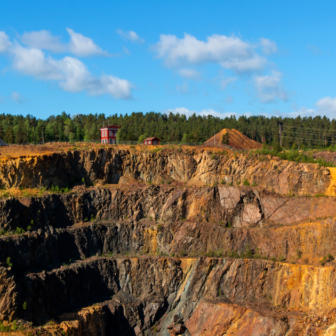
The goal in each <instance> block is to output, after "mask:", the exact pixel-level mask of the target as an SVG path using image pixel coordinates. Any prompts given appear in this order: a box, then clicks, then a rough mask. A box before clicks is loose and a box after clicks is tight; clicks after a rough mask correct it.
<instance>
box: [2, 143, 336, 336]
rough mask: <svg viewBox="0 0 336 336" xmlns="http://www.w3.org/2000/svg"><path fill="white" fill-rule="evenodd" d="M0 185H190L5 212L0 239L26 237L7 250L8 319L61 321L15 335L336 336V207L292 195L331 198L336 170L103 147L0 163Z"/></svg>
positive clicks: (57, 197) (52, 199) (10, 207)
mask: <svg viewBox="0 0 336 336" xmlns="http://www.w3.org/2000/svg"><path fill="white" fill-rule="evenodd" d="M0 172H2V175H1V177H0V184H2V185H3V186H7V187H9V186H33V187H36V186H50V185H51V184H53V185H59V186H65V185H66V184H68V183H69V182H71V181H73V179H74V178H80V179H81V178H82V177H84V179H85V180H86V181H93V180H100V181H101V182H104V183H105V182H109V183H118V181H119V180H120V178H121V177H127V178H132V179H135V180H140V181H153V182H160V181H161V180H162V179H164V180H165V181H166V180H167V179H171V178H173V179H175V180H178V181H184V182H187V184H189V186H188V187H186V186H185V187H183V188H182V187H171V185H170V186H168V187H167V185H166V186H164V185H161V186H158V185H152V186H150V187H137V188H134V189H130V188H129V189H127V188H119V189H114V188H110V189H109V188H102V187H96V188H94V189H92V190H87V191H84V192H77V193H75V192H73V193H68V194H54V195H48V196H44V197H34V198H24V199H15V198H11V199H7V200H3V201H0V228H1V229H3V228H4V229H6V230H15V229H16V228H18V227H19V228H24V229H27V228H28V226H31V232H27V233H24V234H19V235H4V236H1V237H0V251H1V253H0V319H1V320H5V321H7V320H10V321H13V320H14V319H19V320H21V321H22V320H28V321H32V322H33V323H34V325H43V324H44V323H46V322H47V321H50V320H53V321H54V325H53V326H48V327H43V328H40V329H38V330H37V329H33V328H31V327H29V326H28V327H27V330H26V331H22V332H21V331H20V332H18V331H15V332H14V331H13V333H12V336H13V335H16V336H19V335H28V329H29V333H30V334H31V335H34V336H35V335H50V336H51V335H53V336H58V335H64V333H66V334H67V335H68V336H83V335H84V336H95V335H101V336H109V335H113V336H119V335H132V336H134V335H138V336H145V335H146V336H154V335H163V336H170V335H179V334H181V335H182V334H183V335H185V336H186V335H200V336H201V335H202V336H204V335H220V336H222V335H226V336H228V335H230V336H240V335H241V336H243V335H244V336H246V335H251V336H260V335H265V336H266V335H274V336H294V335H296V336H297V335H307V336H308V335H320V336H322V335H323V336H330V335H335V327H336V325H333V323H334V321H335V319H336V290H335V288H336V273H335V269H336V268H335V265H336V261H334V260H333V255H336V245H335V243H334V237H335V234H336V232H335V231H336V223H335V218H336V217H335V216H336V206H335V205H336V203H335V198H334V197H306V196H299V197H289V196H284V194H287V193H289V192H294V193H295V194H296V195H298V194H305V193H310V194H316V193H326V192H327V193H328V194H333V193H334V191H333V185H334V183H335V182H334V181H333V180H332V178H331V175H330V172H332V174H334V173H335V171H332V170H329V169H325V168H319V167H317V165H307V164H296V163H290V162H284V161H279V160H277V159H273V158H268V159H267V160H265V161H263V160H259V159H258V158H256V157H250V158H249V157H247V156H246V155H245V154H238V156H237V157H234V156H230V155H211V154H210V153H208V152H206V151H197V152H196V151H195V152H193V153H191V151H189V153H188V152H187V151H185V150H171V149H166V150H162V151H160V152H157V153H152V152H147V153H145V152H143V153H140V152H135V151H131V152H130V151H128V150H115V149H112V148H108V149H101V150H98V151H87V152H68V153H66V154H53V155H51V156H47V155H44V156H36V157H27V158H19V159H13V160H6V161H3V162H1V163H0ZM332 176H333V175H332ZM123 180H127V179H126V178H125V179H123ZM244 180H247V181H248V182H249V183H250V184H252V183H255V184H258V187H248V186H244V187H239V186H237V182H238V181H240V184H242V181H244ZM216 182H217V183H220V182H222V183H220V184H219V185H216V186H213V187H204V186H203V187H201V188H200V187H199V185H200V184H204V183H208V184H209V183H216ZM197 184H198V187H196V186H195V185H197ZM177 185H178V183H177ZM192 185H193V186H192ZM245 185H248V183H246V182H245ZM265 188H266V189H267V188H268V190H266V189H265ZM122 189H124V190H122ZM270 189H274V191H276V192H277V193H275V192H271V191H270ZM280 194H282V195H280ZM91 219H92V221H90V220H91ZM129 255H131V257H129ZM186 255H188V257H183V256H186ZM242 256H245V257H248V258H245V259H243V258H242ZM232 257H235V258H232ZM273 257H274V258H276V259H277V260H286V263H284V262H275V261H271V260H270V258H273ZM321 260H322V264H326V265H327V266H325V267H321V266H320V261H321ZM4 335H6V334H4Z"/></svg>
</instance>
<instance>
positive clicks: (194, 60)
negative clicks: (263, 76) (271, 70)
mask: <svg viewBox="0 0 336 336" xmlns="http://www.w3.org/2000/svg"><path fill="white" fill-rule="evenodd" d="M257 47H258V45H255V44H252V43H249V42H244V41H242V40H241V39H240V38H238V37H236V36H225V35H212V36H209V37H208V38H207V41H200V40H197V39H196V38H195V37H194V36H192V35H189V34H184V37H183V38H181V39H180V38H178V37H176V36H175V35H160V41H159V42H158V43H157V44H156V45H155V47H154V48H155V50H156V51H157V54H158V57H159V58H162V59H163V60H164V62H165V64H166V65H167V66H168V67H180V66H184V65H191V64H205V63H218V64H219V65H221V66H222V67H223V68H226V69H231V70H233V71H235V72H236V73H239V74H242V73H248V72H256V71H260V70H262V69H263V68H264V67H265V65H266V64H267V60H266V59H265V58H263V57H262V56H260V55H259V54H258V53H257V52H256V49H257Z"/></svg>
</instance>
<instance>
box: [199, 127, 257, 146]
mask: <svg viewBox="0 0 336 336" xmlns="http://www.w3.org/2000/svg"><path fill="white" fill-rule="evenodd" d="M227 133H228V145H229V146H230V147H233V148H236V149H258V148H261V143H259V142H257V141H254V140H252V139H250V138H248V137H247V136H245V135H244V134H242V133H240V132H239V131H237V130H235V129H232V130H230V129H227V128H223V129H222V130H221V131H220V132H218V133H217V134H216V135H214V136H213V137H212V138H210V139H209V140H207V141H206V142H204V145H205V146H219V147H225V145H224V144H222V137H223V135H224V134H227Z"/></svg>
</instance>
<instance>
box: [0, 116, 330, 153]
mask: <svg viewBox="0 0 336 336" xmlns="http://www.w3.org/2000/svg"><path fill="white" fill-rule="evenodd" d="M107 124H110V125H112V124H114V125H118V126H121V129H120V130H119V132H118V140H121V141H139V140H142V139H144V138H146V137H150V136H151V137H152V136H156V137H158V138H159V139H160V140H161V141H163V142H183V143H203V142H204V141H206V140H208V139H209V138H210V137H212V136H213V135H214V134H215V133H218V132H219V131H220V130H222V129H223V128H228V129H236V130H238V131H240V132H242V133H243V134H245V135H246V136H248V137H249V138H251V139H253V140H255V141H258V142H265V143H267V144H269V145H274V144H276V143H279V125H281V127H282V128H281V129H282V145H283V147H285V148H289V147H293V146H300V145H301V146H302V145H304V146H312V147H313V146H320V147H323V146H330V145H335V144H336V121H335V120H334V119H332V120H330V119H328V118H327V117H321V116H316V117H314V118H313V117H305V118H302V117H297V118H282V117H271V118H267V117H265V116H250V117H247V116H241V117H239V118H236V117H235V116H230V117H226V118H223V119H221V118H218V117H214V116H211V115H208V116H199V115H196V114H193V115H192V116H190V117H189V118H187V117H186V116H185V115H183V114H173V113H168V114H166V113H156V112H148V113H142V112H133V113H132V114H125V115H122V114H113V115H110V116H106V115H105V114H88V115H84V114H77V115H74V116H70V115H69V114H67V113H66V112H62V113H61V114H59V115H56V116H55V115H52V116H50V117H48V118H46V119H38V118H36V117H34V116H32V115H27V116H25V117H24V116H22V115H16V116H14V115H11V114H2V115H1V114H0V138H1V139H3V140H4V141H5V142H7V143H9V144H13V143H16V144H24V143H42V142H43V141H44V142H51V141H98V140H99V139H100V130H99V129H100V127H103V125H105V126H106V125H107Z"/></svg>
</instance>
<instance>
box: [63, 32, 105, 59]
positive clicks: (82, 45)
mask: <svg viewBox="0 0 336 336" xmlns="http://www.w3.org/2000/svg"><path fill="white" fill-rule="evenodd" d="M66 30H67V32H68V33H69V35H70V43H69V50H70V51H71V52H72V53H73V54H75V55H77V56H91V55H105V56H107V55H108V53H107V52H106V51H103V50H101V49H100V48H99V47H98V46H97V45H96V44H95V43H94V42H93V41H92V39H90V38H89V37H86V36H84V35H82V34H79V33H75V32H74V31H73V30H72V29H70V28H67V29H66Z"/></svg>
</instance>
